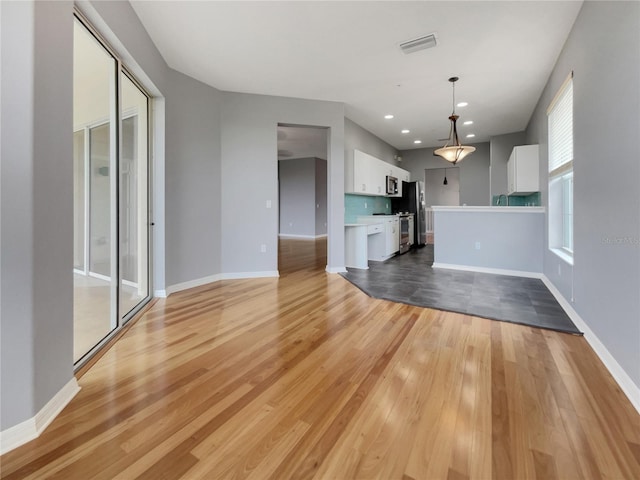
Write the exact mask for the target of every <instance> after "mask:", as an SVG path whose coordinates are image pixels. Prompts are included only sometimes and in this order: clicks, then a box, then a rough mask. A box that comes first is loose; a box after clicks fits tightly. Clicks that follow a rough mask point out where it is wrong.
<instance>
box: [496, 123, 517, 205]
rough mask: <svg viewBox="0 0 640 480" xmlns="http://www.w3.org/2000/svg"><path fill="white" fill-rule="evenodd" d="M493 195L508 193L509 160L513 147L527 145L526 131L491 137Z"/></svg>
mask: <svg viewBox="0 0 640 480" xmlns="http://www.w3.org/2000/svg"><path fill="white" fill-rule="evenodd" d="M490 144H491V155H490V156H491V167H490V171H491V197H492V198H493V196H494V195H502V194H505V195H506V194H507V162H508V161H509V156H510V155H511V151H512V150H513V147H515V146H516V145H525V132H518V133H508V134H506V135H496V136H495V137H491V142H490Z"/></svg>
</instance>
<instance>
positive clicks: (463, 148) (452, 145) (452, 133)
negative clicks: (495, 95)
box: [433, 77, 476, 165]
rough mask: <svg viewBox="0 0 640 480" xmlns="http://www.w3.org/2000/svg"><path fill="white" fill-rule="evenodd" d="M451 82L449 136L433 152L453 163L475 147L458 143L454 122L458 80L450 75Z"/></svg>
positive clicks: (456, 118)
mask: <svg viewBox="0 0 640 480" xmlns="http://www.w3.org/2000/svg"><path fill="white" fill-rule="evenodd" d="M449 81H450V82H451V86H452V87H453V112H452V113H451V115H450V116H449V120H450V121H451V128H450V129H449V138H448V139H447V143H445V144H444V147H442V148H438V149H437V150H436V151H435V152H433V153H434V154H435V155H439V156H441V157H442V158H444V159H445V160H446V161H447V162H451V163H452V164H453V165H455V164H456V163H458V162H460V161H462V159H463V158H464V157H466V156H467V155H469V154H470V153H473V152H475V151H476V147H472V146H468V145H462V144H461V143H460V139H459V138H458V129H457V128H456V122H457V121H458V118H460V117H459V116H458V115H456V82H457V81H458V77H451V78H450V79H449Z"/></svg>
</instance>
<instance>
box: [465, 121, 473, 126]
mask: <svg viewBox="0 0 640 480" xmlns="http://www.w3.org/2000/svg"><path fill="white" fill-rule="evenodd" d="M463 125H473V120H467V121H466V122H464V123H463Z"/></svg>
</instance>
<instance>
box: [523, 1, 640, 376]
mask: <svg viewBox="0 0 640 480" xmlns="http://www.w3.org/2000/svg"><path fill="white" fill-rule="evenodd" d="M639 59H640V3H638V2H585V3H584V5H583V7H582V10H581V11H580V14H579V15H578V18H577V19H576V22H575V24H574V27H573V30H572V32H571V34H570V35H569V38H568V39H567V42H566V44H565V46H564V48H563V50H562V53H561V54H560V56H559V58H558V61H557V64H556V66H555V67H554V69H553V72H552V73H551V76H550V78H549V81H548V83H547V85H546V87H545V89H544V91H543V93H542V96H541V98H540V101H539V102H538V105H537V107H536V109H535V112H534V114H533V116H532V118H531V121H530V123H529V125H528V127H527V131H526V133H527V138H526V140H527V143H530V144H535V143H538V144H540V157H541V165H540V178H541V179H545V178H547V169H548V138H547V117H546V109H547V107H548V105H549V103H550V102H551V100H552V98H553V96H554V95H555V93H556V92H557V90H558V89H559V88H560V85H561V84H562V82H563V81H564V79H565V78H566V76H567V75H568V74H569V72H570V71H571V70H573V72H574V78H573V88H574V130H573V132H574V157H575V161H574V267H573V268H571V266H570V265H569V264H567V263H565V262H564V261H562V260H561V259H560V258H559V257H557V256H556V255H555V254H554V253H552V252H551V251H549V250H548V249H546V248H545V256H544V273H545V275H546V276H547V277H548V278H549V279H550V280H551V281H552V282H553V284H554V285H555V286H556V287H557V288H558V289H559V290H560V292H561V293H562V294H563V296H564V297H565V298H566V299H567V300H569V301H571V303H572V305H573V307H574V309H575V310H576V311H577V312H578V314H579V315H580V317H581V318H582V319H583V320H584V321H585V322H586V323H587V324H588V325H589V328H590V329H591V330H592V331H593V332H594V333H595V334H596V335H597V336H598V338H599V339H600V341H601V342H602V343H603V344H604V345H605V346H606V348H607V349H608V350H609V352H610V353H611V354H612V355H613V357H614V358H615V359H616V361H617V362H618V363H619V364H620V365H621V366H622V368H623V369H624V370H625V372H626V373H627V375H629V377H630V378H631V380H632V381H633V382H634V383H635V385H636V386H637V387H638V388H640V348H639V347H640V321H639V320H638V319H640V246H639V244H640V161H638V159H639V158H640V152H639V149H638V132H640V90H639V89H638V85H640V62H639V61H638V60H639ZM541 186H542V189H543V191H542V201H543V204H544V205H548V200H547V198H548V185H547V184H546V182H544V181H543V182H542V185H541ZM546 239H547V235H546V234H545V242H546ZM558 269H560V273H558ZM572 299H573V300H572Z"/></svg>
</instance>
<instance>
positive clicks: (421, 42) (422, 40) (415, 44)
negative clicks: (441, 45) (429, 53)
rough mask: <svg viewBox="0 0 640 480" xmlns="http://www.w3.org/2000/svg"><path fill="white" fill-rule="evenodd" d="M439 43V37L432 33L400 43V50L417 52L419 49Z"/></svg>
mask: <svg viewBox="0 0 640 480" xmlns="http://www.w3.org/2000/svg"><path fill="white" fill-rule="evenodd" d="M437 44H438V39H437V37H436V34H435V33H430V34H429V35H425V36H424V37H419V38H414V39H413V40H408V41H406V42H402V43H401V44H400V50H402V51H403V52H404V53H405V54H407V53H413V52H417V51H419V50H426V49H427V48H431V47H435V46H436V45H437Z"/></svg>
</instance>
